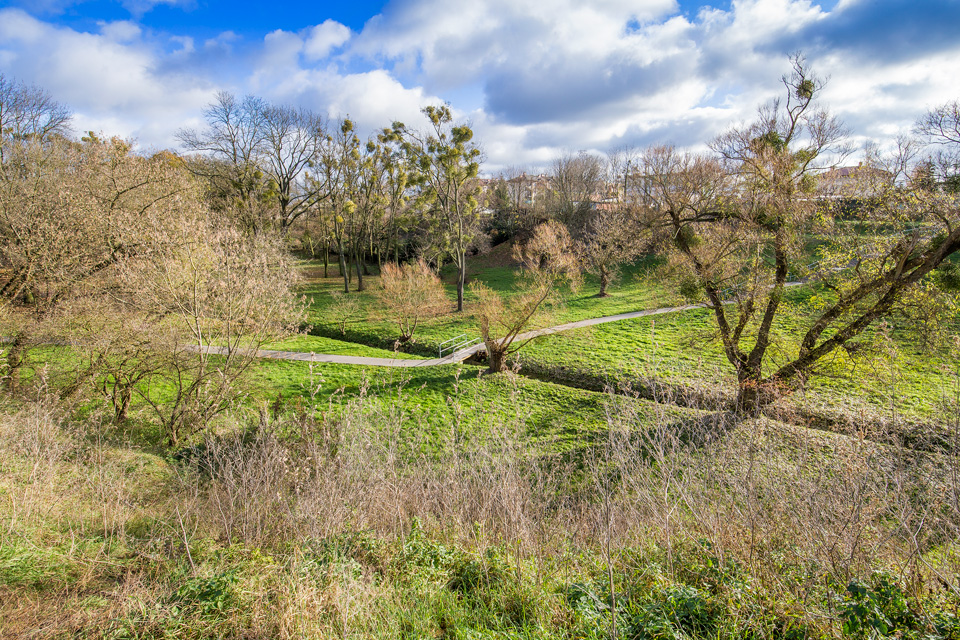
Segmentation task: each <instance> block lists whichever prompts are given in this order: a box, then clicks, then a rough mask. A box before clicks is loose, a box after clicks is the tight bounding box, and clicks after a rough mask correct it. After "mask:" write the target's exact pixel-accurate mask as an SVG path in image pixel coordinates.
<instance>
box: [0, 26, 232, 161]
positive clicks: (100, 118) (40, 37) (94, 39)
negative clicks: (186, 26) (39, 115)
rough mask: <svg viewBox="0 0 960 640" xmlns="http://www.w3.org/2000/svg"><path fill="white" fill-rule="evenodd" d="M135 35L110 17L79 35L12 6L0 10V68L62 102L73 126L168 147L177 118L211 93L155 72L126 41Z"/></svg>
mask: <svg viewBox="0 0 960 640" xmlns="http://www.w3.org/2000/svg"><path fill="white" fill-rule="evenodd" d="M118 33H119V34H121V35H122V36H123V37H122V38H121V41H118V39H117V37H118ZM137 35H139V34H137ZM137 35H135V34H134V30H132V29H130V28H129V27H128V26H127V25H120V26H119V27H118V26H116V23H114V24H113V25H107V26H106V28H105V29H104V31H103V32H102V33H100V34H91V33H80V32H76V31H73V30H70V29H61V28H56V27H53V26H51V25H48V24H46V23H44V22H41V21H38V20H36V19H34V18H32V17H30V16H28V15H27V14H25V13H23V12H21V11H18V10H12V9H5V10H0V42H4V43H5V44H6V46H7V51H8V55H6V56H4V57H3V68H0V71H3V72H4V73H7V74H8V75H10V76H13V77H16V78H18V79H20V80H23V81H25V82H29V83H31V84H37V85H39V86H41V87H43V88H44V89H46V90H47V91H48V92H49V93H50V94H51V95H52V96H54V97H55V98H56V99H57V100H59V101H61V102H64V103H65V104H67V105H69V106H70V107H71V108H72V109H74V110H75V117H74V127H75V129H77V130H79V131H86V130H94V131H100V130H103V131H104V132H105V133H107V134H110V135H121V136H133V137H139V138H141V140H143V141H144V142H145V143H147V144H149V145H153V146H166V145H171V144H173V143H174V140H173V136H174V133H175V132H176V130H177V128H178V127H179V126H181V125H180V123H181V122H182V121H183V120H184V118H185V117H187V116H188V114H193V113H197V112H199V110H200V109H201V108H202V106H203V105H204V104H206V103H208V102H209V101H210V99H211V98H212V96H213V93H214V91H213V89H212V88H211V87H209V86H208V85H205V84H204V83H203V82H201V81H200V80H199V79H197V78H189V77H183V76H179V75H178V76H163V75H160V74H158V73H156V68H157V66H158V60H157V56H158V55H160V54H159V53H158V52H156V51H154V50H153V49H152V48H151V47H149V46H147V45H146V44H145V43H143V42H142V41H140V40H136V39H134V40H131V38H136V37H137ZM161 130H162V131H163V132H164V133H160V131H161Z"/></svg>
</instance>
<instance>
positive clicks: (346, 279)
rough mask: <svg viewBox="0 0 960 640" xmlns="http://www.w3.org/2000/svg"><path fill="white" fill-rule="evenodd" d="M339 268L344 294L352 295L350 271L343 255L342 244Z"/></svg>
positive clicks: (338, 258) (338, 262)
mask: <svg viewBox="0 0 960 640" xmlns="http://www.w3.org/2000/svg"><path fill="white" fill-rule="evenodd" d="M337 266H338V267H340V277H341V278H343V292H344V293H350V271H349V270H348V269H347V261H346V257H345V256H344V255H343V244H342V243H341V244H340V246H339V247H338V251H337Z"/></svg>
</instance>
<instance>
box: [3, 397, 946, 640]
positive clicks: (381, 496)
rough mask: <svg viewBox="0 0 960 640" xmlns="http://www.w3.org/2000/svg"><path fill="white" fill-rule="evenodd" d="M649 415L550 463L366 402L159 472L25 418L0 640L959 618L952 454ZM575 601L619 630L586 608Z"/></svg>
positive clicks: (622, 420) (509, 439)
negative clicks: (581, 602) (856, 598)
mask: <svg viewBox="0 0 960 640" xmlns="http://www.w3.org/2000/svg"><path fill="white" fill-rule="evenodd" d="M637 406H638V404H637V402H636V401H631V402H626V401H623V400H622V398H620V397H617V396H610V401H609V404H608V407H609V409H608V422H609V427H610V428H609V431H608V432H607V434H606V435H605V436H602V437H600V438H598V439H597V440H595V441H593V442H591V443H590V446H588V447H586V448H584V449H581V450H579V451H578V452H577V453H576V454H568V455H566V456H542V455H539V454H538V453H537V452H536V451H534V450H533V449H531V447H529V446H528V445H527V444H526V443H525V439H524V437H523V434H524V433H525V425H524V423H523V419H522V417H520V418H514V419H500V418H498V417H496V416H488V417H487V419H486V420H485V421H484V424H483V425H476V424H469V423H467V422H458V423H456V424H453V425H451V428H450V431H449V433H448V434H447V436H446V439H445V441H444V442H443V443H442V444H441V446H439V447H438V446H436V442H430V443H428V442H427V441H426V437H424V439H423V441H421V440H419V439H418V438H417V437H416V436H411V435H410V433H411V430H410V429H407V428H405V427H406V425H405V424H403V419H402V417H401V416H400V415H399V414H397V413H394V412H392V411H391V410H390V409H386V408H384V405H383V404H382V403H371V402H368V401H366V399H365V398H364V397H363V395H362V394H361V396H359V397H358V398H355V399H352V400H349V401H348V402H347V404H346V406H345V407H343V411H339V412H327V413H324V412H322V411H315V412H301V413H300V414H299V415H291V416H286V417H281V418H280V419H278V420H273V419H270V418H269V417H268V416H267V415H266V414H264V415H261V416H259V417H255V418H254V419H253V420H250V421H247V422H246V423H244V424H243V425H242V427H243V428H239V427H238V428H237V429H235V430H233V431H230V432H225V433H224V434H223V435H220V436H217V437H209V438H207V439H206V440H205V441H203V442H202V443H201V444H199V445H198V446H196V447H194V448H193V449H191V450H187V451H185V452H184V453H183V455H181V456H180V459H179V460H178V461H166V460H164V459H162V458H160V457H157V456H155V455H152V454H149V453H146V452H143V451H140V450H138V449H137V448H136V447H133V446H131V445H122V444H117V443H116V442H114V441H112V440H110V439H109V438H108V437H106V436H105V435H104V430H103V429H100V428H97V427H95V426H90V423H89V422H87V423H85V426H84V427H83V428H81V426H80V425H76V424H74V423H72V422H71V421H70V419H69V417H68V416H67V415H66V414H65V413H64V412H63V411H62V410H61V409H60V408H59V405H58V403H57V402H56V401H54V400H50V399H42V400H40V401H39V402H33V403H26V404H23V405H22V406H21V407H20V408H19V409H17V410H15V411H8V412H7V413H5V414H4V415H3V417H2V418H0V430H2V431H0V465H2V467H0V468H2V474H0V483H2V484H0V488H2V489H0V490H2V493H3V496H2V497H3V504H2V506H0V517H2V521H0V522H2V525H3V532H2V537H0V590H2V593H0V620H3V622H2V623H0V637H11V638H12V637H66V636H70V635H72V634H78V637H107V636H110V637H118V638H119V637H143V638H146V637H243V638H301V637H317V638H327V637H330V638H333V637H337V638H343V637H348V636H349V637H399V636H403V635H404V634H406V635H408V636H410V637H412V636H411V635H410V634H414V635H415V634H417V633H420V634H424V633H425V634H428V635H441V636H447V637H455V636H456V635H457V633H460V632H461V631H462V630H463V629H466V628H490V629H510V628H514V629H518V630H526V631H524V633H528V634H529V633H532V630H534V629H539V630H540V632H537V633H541V632H542V634H543V635H544V637H584V635H583V634H584V633H586V631H584V629H593V631H590V633H595V634H596V635H595V636H589V634H588V635H587V637H603V636H604V635H610V634H612V633H613V632H614V627H613V622H616V623H617V624H618V625H620V627H616V628H617V629H620V630H619V631H617V632H616V633H617V634H618V637H619V634H621V633H626V631H624V628H625V627H624V625H626V626H627V627H628V626H629V624H632V623H631V620H636V619H639V618H637V617H636V616H638V615H640V614H637V613H636V611H639V610H640V609H637V607H638V606H639V605H638V604H637V603H638V602H641V601H644V602H645V601H646V600H644V598H648V599H649V598H654V599H655V598H658V597H667V596H664V595H663V594H670V593H674V592H673V591H670V589H671V588H673V587H670V586H669V585H673V584H678V585H683V584H686V585H700V586H699V587H696V588H699V589H700V591H697V592H696V593H704V594H710V595H709V597H710V598H712V600H710V602H714V603H716V602H727V603H728V604H729V603H732V604H729V607H728V609H726V613H725V614H724V615H725V617H724V618H723V620H725V622H724V624H725V625H726V626H725V627H723V630H721V631H717V630H716V629H715V630H714V631H715V633H716V634H717V635H719V636H721V637H722V636H725V635H737V634H742V633H744V632H745V631H744V630H745V629H753V632H754V633H756V634H759V635H760V636H761V637H767V636H770V637H773V636H775V635H777V633H781V632H782V631H783V624H787V623H786V622H784V621H785V620H786V621H794V622H796V624H797V625H801V626H802V628H803V629H805V630H806V631H804V633H805V634H807V635H808V636H809V635H810V634H813V635H827V636H838V635H840V629H841V627H840V623H841V616H840V610H839V609H838V607H840V606H841V605H842V600H843V598H844V594H843V587H844V586H845V585H846V584H847V583H848V582H850V581H851V580H855V579H859V580H869V579H870V576H871V574H872V573H873V572H875V571H878V570H882V571H885V572H887V573H889V574H891V575H893V576H895V577H896V579H897V580H898V584H901V585H902V586H903V589H904V593H906V594H908V596H909V597H911V598H913V599H914V600H913V601H915V602H917V603H925V604H924V606H926V607H928V608H930V612H929V619H930V620H931V621H932V620H933V617H932V616H933V613H932V612H933V611H934V609H932V608H931V607H934V606H938V607H940V608H939V609H937V611H940V610H943V611H949V609H950V607H951V606H952V607H956V603H957V602H958V600H960V597H958V596H960V594H958V591H957V589H958V583H957V576H958V575H960V550H958V547H957V543H956V541H957V539H958V533H960V488H958V487H960V483H958V482H957V479H958V476H957V474H958V469H960V465H958V458H957V455H956V453H953V454H946V453H940V454H933V453H922V452H917V451H914V450H911V449H908V448H905V447H903V446H901V445H900V444H898V443H882V442H876V441H872V440H868V439H865V438H862V437H858V436H857V434H850V435H841V434H835V433H825V432H822V431H815V430H811V429H805V428H802V427H798V426H792V425H786V424H784V423H779V422H776V421H773V420H770V419H766V418H761V419H754V420H741V419H738V418H735V417H733V416H731V415H729V414H725V413H706V412H693V411H691V412H689V414H684V413H682V412H680V413H678V411H677V410H676V408H670V409H669V410H667V409H664V410H663V411H660V412H658V411H656V410H655V411H653V417H652V418H651V412H650V411H647V412H645V413H643V414H642V415H641V414H640V413H637V412H635V408H636V407H637ZM653 406H654V407H660V406H662V405H653ZM333 415H337V416H339V417H337V418H332V417H330V416H333ZM519 415H521V416H522V412H520V414H519ZM678 415H679V416H681V417H679V418H678ZM684 415H687V416H688V417H683V416H684ZM481 427H482V428H481ZM481 431H482V433H483V435H482V437H481V436H479V435H478V434H479V433H480V432H481ZM705 558H706V559H707V560H704V559H705ZM705 567H706V568H705ZM717 567H719V569H718V568H717ZM725 567H726V568H725ZM729 567H735V568H736V570H735V571H734V569H729ZM717 571H719V572H720V573H717V575H721V576H726V575H727V573H724V572H728V573H729V572H730V571H733V572H734V573H736V575H738V576H740V577H738V578H737V579H738V580H741V579H742V581H743V582H742V585H741V583H739V582H738V583H737V584H738V585H741V586H737V587H736V590H733V588H732V587H729V586H725V585H726V584H727V583H726V582H724V581H723V580H726V579H727V578H723V580H721V579H720V578H716V579H715V578H711V577H709V576H713V575H714V574H713V573H710V572H714V573H716V572H717ZM731 575H732V574H731ZM471 576H479V577H471ZM704 576H707V577H704ZM478 580H479V582H477V581H478ZM711 580H713V582H711ZM581 583H584V584H593V585H600V586H595V588H596V590H597V593H606V594H607V595H605V596H601V599H608V598H610V594H611V593H612V594H614V598H613V601H614V602H615V603H616V607H615V611H616V612H617V615H615V616H610V612H609V610H608V611H607V613H605V614H603V615H599V614H598V615H599V617H594V618H589V619H587V618H584V615H585V614H582V612H579V611H580V610H579V609H575V608H574V609H572V608H571V605H570V604H569V601H568V600H566V599H565V598H566V596H564V595H563V594H564V593H566V592H567V591H568V590H569V588H571V587H570V585H577V584H581ZM704 585H707V586H704ZM709 585H713V586H709ZM708 586H709V589H708ZM578 588H579V587H578ZM591 588H594V587H591ZM710 589H712V591H710ZM744 589H745V590H746V591H744ZM565 590H567V591H565ZM658 594H659V595H658ZM671 597H672V596H671ZM704 597H707V596H704ZM604 601H606V600H604ZM657 602H659V601H657ZM937 603H939V604H937ZM950 603H953V604H950ZM717 606H719V605H717ZM725 606H726V605H725ZM918 606H919V605H918ZM598 610H599V609H598ZM644 611H646V609H644ZM629 612H633V613H629ZM628 613H629V615H628ZM925 615H926V614H925ZM631 616H634V617H631ZM607 618H609V620H608V619H607ZM790 624H793V622H790ZM930 624H931V625H932V624H933V623H932V622H930ZM484 625H486V627H485V626H484ZM764 625H767V626H764ZM778 625H779V626H778ZM798 628H799V627H798ZM931 628H932V627H931ZM458 629H459V630H460V631H457V630H458ZM738 629H739V631H737V630H738ZM758 629H760V631H758ZM763 629H766V630H765V631H764V630H763ZM776 629H780V631H776ZM111 634H112V635H111ZM694 635H696V634H694ZM781 635H782V633H781Z"/></svg>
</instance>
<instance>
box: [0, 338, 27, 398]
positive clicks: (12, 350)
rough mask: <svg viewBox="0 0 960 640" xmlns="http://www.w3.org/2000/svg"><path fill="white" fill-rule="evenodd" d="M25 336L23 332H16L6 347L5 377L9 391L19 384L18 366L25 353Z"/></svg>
mask: <svg viewBox="0 0 960 640" xmlns="http://www.w3.org/2000/svg"><path fill="white" fill-rule="evenodd" d="M26 342H27V338H26V335H25V334H24V333H18V334H17V335H16V337H14V339H13V342H12V343H10V347H9V349H7V379H6V381H5V383H6V385H5V386H6V387H7V389H8V390H9V391H16V390H17V388H18V387H19V386H20V367H21V366H22V365H23V360H24V355H25V353H26Z"/></svg>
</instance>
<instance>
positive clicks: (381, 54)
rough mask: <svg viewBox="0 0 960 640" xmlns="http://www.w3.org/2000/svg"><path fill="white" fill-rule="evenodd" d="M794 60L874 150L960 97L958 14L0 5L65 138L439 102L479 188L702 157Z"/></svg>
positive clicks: (782, 0)
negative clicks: (530, 176)
mask: <svg viewBox="0 0 960 640" xmlns="http://www.w3.org/2000/svg"><path fill="white" fill-rule="evenodd" d="M795 52H802V53H803V54H804V55H805V56H806V58H807V61H808V64H809V67H810V68H811V69H812V70H813V71H814V72H815V73H817V74H819V75H820V76H823V77H824V78H826V79H827V80H828V81H827V84H826V87H825V89H824V91H823V93H822V99H823V102H824V104H825V105H827V106H828V107H829V108H830V109H831V110H832V111H833V112H834V113H835V114H837V115H838V116H839V117H840V118H841V119H842V120H843V121H844V122H845V123H846V124H847V127H848V128H849V130H850V132H851V142H852V144H854V145H855V146H858V147H859V146H862V145H864V144H865V143H866V142H868V141H874V142H877V143H879V144H880V145H887V144H889V143H890V141H891V140H892V139H893V138H894V137H895V136H896V135H897V134H898V133H902V132H908V131H909V129H910V127H911V125H912V123H913V122H914V121H915V120H916V119H917V117H918V116H920V115H921V114H922V113H924V112H925V111H926V110H928V109H930V108H932V107H934V106H937V105H939V104H942V103H944V102H947V101H949V100H953V99H956V98H960V83H958V82H957V79H958V78H960V0H824V1H823V2H821V3H819V4H818V3H816V2H812V1H810V0H732V1H728V0H716V2H714V3H713V4H706V3H700V2H697V1H695V0H680V1H679V2H678V1H677V0H592V1H589V0H537V1H533V0H381V1H371V0H353V1H351V0H339V1H337V2H330V1H327V0H321V1H315V2H288V1H280V0H274V1H273V2H269V1H265V0H258V1H255V2H253V1H250V0H232V1H227V0H121V1H119V2H116V1H110V0H0V73H2V74H4V75H5V76H6V77H7V79H8V80H9V79H15V80H19V81H22V82H24V83H27V84H30V85H36V86H39V87H42V88H43V89H45V90H46V91H47V92H48V93H49V94H51V95H52V96H53V97H54V98H55V99H57V100H58V101H60V102H62V103H64V104H65V105H67V106H68V107H69V108H70V109H71V110H72V111H73V113H74V120H73V127H74V130H75V132H77V133H83V132H86V131H88V130H91V131H95V132H99V133H103V134H106V135H119V136H123V137H126V138H132V139H135V140H136V141H137V143H138V145H139V146H140V148H142V149H144V150H152V149H162V148H171V149H174V150H177V149H178V143H177V140H176V132H177V130H179V129H181V128H200V127H202V125H203V120H202V113H203V108H204V107H205V106H206V105H208V104H210V103H211V102H212V101H213V100H214V98H215V95H216V93H217V92H218V91H221V90H225V91H230V92H232V93H235V94H237V95H247V94H250V95H256V96H260V97H262V98H264V99H266V100H268V101H269V102H272V103H275V104H286V105H294V106H302V107H306V108H309V109H312V110H314V111H316V112H318V113H320V114H322V115H324V116H326V117H328V118H330V119H331V120H334V119H336V118H339V117H345V116H349V117H350V118H351V119H353V120H354V121H356V122H357V124H358V125H359V128H360V130H361V131H364V132H373V131H376V130H377V129H379V128H381V127H385V126H388V125H389V124H390V123H392V122H393V121H396V120H399V121H402V122H404V123H406V124H407V125H408V126H418V125H419V124H420V123H422V122H425V121H424V120H423V116H422V115H421V114H420V109H421V108H422V107H423V106H425V105H428V104H439V103H442V102H447V103H449V104H450V105H451V107H452V108H453V110H454V112H455V114H456V115H457V117H458V118H459V119H460V120H462V121H464V122H467V123H469V124H470V125H471V126H472V127H473V129H474V131H475V134H476V139H477V140H478V141H479V143H480V144H481V146H482V148H483V151H484V155H485V166H484V172H485V173H487V174H489V175H495V174H496V173H497V172H499V171H503V170H506V169H508V168H511V167H520V168H525V169H528V170H532V171H535V170H538V169H542V168H545V167H548V166H549V164H550V162H551V160H552V159H553V158H555V157H556V156H557V155H559V154H562V153H575V152H577V151H580V150H585V151H589V152H610V151H613V150H615V149H618V148H623V147H639V148H642V147H645V146H648V145H650V144H661V143H666V144H673V145H676V146H679V147H683V148H690V149H694V150H698V149H703V148H705V145H706V143H707V142H709V141H710V140H711V139H712V138H714V137H715V136H717V135H719V134H721V133H723V131H725V130H726V129H728V128H730V127H732V126H736V125H738V124H742V123H745V122H747V121H749V120H750V119H751V118H752V117H753V116H754V115H755V114H756V109H757V107H758V106H759V105H761V104H763V103H764V102H766V101H769V100H770V99H772V98H775V97H777V96H778V95H780V94H782V92H783V87H782V85H781V84H780V78H781V76H782V75H783V74H784V73H787V72H788V71H789V69H790V63H789V56H790V54H792V53H795Z"/></svg>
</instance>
